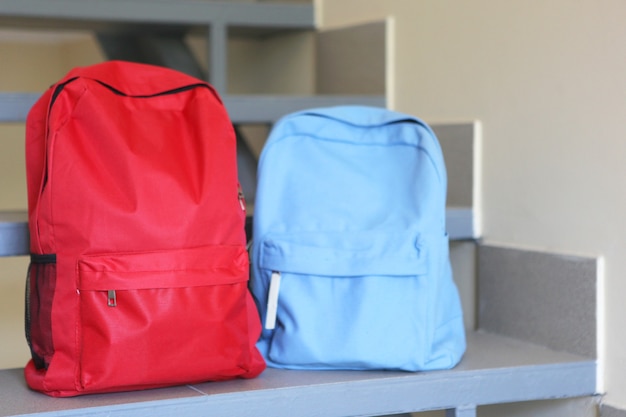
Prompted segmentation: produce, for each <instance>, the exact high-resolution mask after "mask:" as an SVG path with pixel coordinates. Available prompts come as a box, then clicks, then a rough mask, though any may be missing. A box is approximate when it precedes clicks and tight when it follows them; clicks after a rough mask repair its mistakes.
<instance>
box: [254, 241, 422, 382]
mask: <svg viewBox="0 0 626 417" xmlns="http://www.w3.org/2000/svg"><path fill="white" fill-rule="evenodd" d="M259 247H260V251H259V254H258V256H259V266H260V272H261V274H262V277H261V279H260V280H258V281H261V282H264V283H266V286H267V287H266V289H265V290H266V291H264V293H265V294H268V300H267V301H268V302H270V303H271V300H269V299H271V298H272V295H270V293H272V292H274V294H276V295H277V297H276V300H277V309H276V326H275V328H274V329H266V330H264V332H265V336H269V337H265V338H264V339H265V343H266V344H267V345H266V346H265V349H266V351H267V358H268V359H269V361H271V362H272V363H273V365H274V366H276V367H289V368H292V369H337V368H342V369H403V370H417V369H420V367H421V366H422V365H423V364H424V363H425V361H426V360H427V359H426V358H427V356H428V353H429V352H420V351H419V350H416V346H429V345H430V343H429V340H428V338H429V334H431V333H432V329H431V328H430V327H429V325H430V323H431V322H432V321H431V320H429V317H428V315H429V314H428V310H429V308H428V302H429V300H428V299H427V296H428V294H432V291H431V290H429V288H428V287H429V285H430V283H429V282H428V279H427V265H428V263H427V256H428V254H427V253H425V252H424V249H423V247H422V245H420V238H419V236H418V235H417V234H415V233H410V232H407V233H404V234H398V233H392V234H390V233H385V232H377V231H367V232H326V233H324V232H299V233H289V234H284V235H272V236H269V237H266V238H265V239H263V241H262V242H261V244H260V245H259ZM276 274H280V289H279V290H278V291H276V290H274V291H271V290H270V289H269V288H268V287H269V286H270V285H271V283H272V281H273V280H274V281H275V278H276ZM276 295H275V296H276ZM259 303H260V304H263V303H264V300H259ZM263 307H265V306H263ZM261 310H262V311H264V312H265V314H266V317H264V318H265V319H266V321H267V314H274V312H273V311H272V308H271V307H270V308H269V309H268V308H261ZM270 321H271V320H270ZM268 333H271V336H270V335H269V334H268ZM399 335H400V337H398V336H399ZM261 343H263V341H262V342H261ZM261 349H263V347H261Z"/></svg>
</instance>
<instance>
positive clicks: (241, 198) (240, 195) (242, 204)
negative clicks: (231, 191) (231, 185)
mask: <svg viewBox="0 0 626 417" xmlns="http://www.w3.org/2000/svg"><path fill="white" fill-rule="evenodd" d="M237 197H238V198H239V206H240V207H241V210H242V211H244V212H245V211H246V198H245V197H244V195H243V189H242V188H241V185H237Z"/></svg>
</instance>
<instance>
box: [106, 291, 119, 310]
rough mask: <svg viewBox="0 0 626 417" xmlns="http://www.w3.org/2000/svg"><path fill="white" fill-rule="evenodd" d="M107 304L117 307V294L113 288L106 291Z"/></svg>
mask: <svg viewBox="0 0 626 417" xmlns="http://www.w3.org/2000/svg"><path fill="white" fill-rule="evenodd" d="M107 305H108V306H109V307H117V296H116V295H115V290H109V291H108V292H107Z"/></svg>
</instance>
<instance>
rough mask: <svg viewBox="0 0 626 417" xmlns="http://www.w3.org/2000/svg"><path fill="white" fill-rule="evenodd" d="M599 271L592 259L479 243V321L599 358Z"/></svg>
mask: <svg viewBox="0 0 626 417" xmlns="http://www.w3.org/2000/svg"><path fill="white" fill-rule="evenodd" d="M596 274H597V260H596V259H594V258H586V257H576V256H566V255H560V254H552V253H545V252H534V251H528V250H521V249H512V248H504V247H496V246H488V245H481V246H480V247H479V251H478V292H479V300H480V301H479V312H478V313H479V319H478V321H479V323H478V325H479V327H480V328H482V329H485V330H488V331H491V332H494V333H499V334H503V335H507V336H511V337H515V338H518V339H521V340H527V341H529V342H533V343H537V344H541V345H544V346H548V347H551V348H553V349H557V350H563V351H568V352H572V353H576V354H579V355H582V356H587V357H591V358H595V357H596V355H597V352H596V280H597V276H596Z"/></svg>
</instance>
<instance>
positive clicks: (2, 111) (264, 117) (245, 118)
mask: <svg viewBox="0 0 626 417" xmlns="http://www.w3.org/2000/svg"><path fill="white" fill-rule="evenodd" d="M40 95H41V94H39V93H1V92H0V122H23V121H24V120H26V115H27V114H28V111H29V110H30V108H31V107H32V105H33V104H34V103H35V101H37V99H38V98H39V96H40ZM222 100H223V101H224V105H225V106H226V109H227V110H228V113H229V116H230V118H231V120H232V121H233V123H236V124H240V123H272V122H274V121H276V120H277V119H278V118H280V117H282V116H284V115H285V114H288V113H290V112H292V111H297V110H302V109H307V108H315V107H326V106H335V105H340V104H362V105H369V106H376V107H385V103H386V102H385V98H384V97H382V96H360V95H355V96H334V95H319V96H289V95H284V96H278V95H274V96H272V95H269V96H268V95H224V96H223V97H222Z"/></svg>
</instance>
